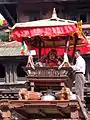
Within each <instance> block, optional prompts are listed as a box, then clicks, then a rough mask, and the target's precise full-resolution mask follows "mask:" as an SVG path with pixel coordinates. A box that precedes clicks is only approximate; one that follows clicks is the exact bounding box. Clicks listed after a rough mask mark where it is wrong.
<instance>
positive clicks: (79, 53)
mask: <svg viewBox="0 0 90 120" xmlns="http://www.w3.org/2000/svg"><path fill="white" fill-rule="evenodd" d="M80 55H81V51H80V50H76V51H75V57H76V58H78V57H79V56H80Z"/></svg>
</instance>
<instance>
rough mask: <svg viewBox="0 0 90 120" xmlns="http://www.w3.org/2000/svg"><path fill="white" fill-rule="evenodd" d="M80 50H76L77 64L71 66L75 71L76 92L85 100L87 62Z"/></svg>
mask: <svg viewBox="0 0 90 120" xmlns="http://www.w3.org/2000/svg"><path fill="white" fill-rule="evenodd" d="M80 54H81V52H80V50H76V52H75V57H76V64H75V65H73V66H71V65H70V64H69V66H71V67H72V68H73V70H74V71H75V92H76V94H77V95H78V96H79V97H80V99H81V100H84V84H85V77H84V74H85V69H86V63H85V60H84V59H83V58H82V56H81V55H80Z"/></svg>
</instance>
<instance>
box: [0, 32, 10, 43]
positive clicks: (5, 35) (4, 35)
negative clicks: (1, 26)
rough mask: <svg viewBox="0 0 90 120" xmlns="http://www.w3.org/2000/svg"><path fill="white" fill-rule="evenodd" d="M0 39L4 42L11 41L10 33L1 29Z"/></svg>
mask: <svg viewBox="0 0 90 120" xmlns="http://www.w3.org/2000/svg"><path fill="white" fill-rule="evenodd" d="M0 41H3V42H7V41H9V35H8V33H6V32H4V31H0Z"/></svg>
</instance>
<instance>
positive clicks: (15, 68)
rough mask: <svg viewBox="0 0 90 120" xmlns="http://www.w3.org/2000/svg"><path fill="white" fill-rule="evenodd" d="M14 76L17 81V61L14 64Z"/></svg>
mask: <svg viewBox="0 0 90 120" xmlns="http://www.w3.org/2000/svg"><path fill="white" fill-rule="evenodd" d="M13 78H14V83H16V82H17V63H14V64H13Z"/></svg>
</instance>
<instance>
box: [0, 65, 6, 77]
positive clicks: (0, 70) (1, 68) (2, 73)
mask: <svg viewBox="0 0 90 120" xmlns="http://www.w3.org/2000/svg"><path fill="white" fill-rule="evenodd" d="M4 77H5V67H4V66H3V65H1V64H0V78H4Z"/></svg>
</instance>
